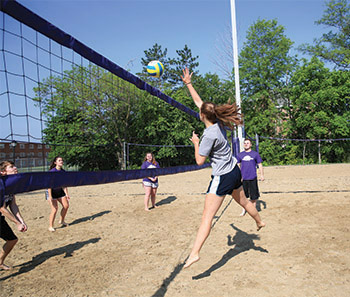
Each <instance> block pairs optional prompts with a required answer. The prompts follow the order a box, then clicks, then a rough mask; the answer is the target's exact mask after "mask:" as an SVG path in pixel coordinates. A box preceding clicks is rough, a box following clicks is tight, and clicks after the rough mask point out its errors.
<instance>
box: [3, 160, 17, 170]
mask: <svg viewBox="0 0 350 297" xmlns="http://www.w3.org/2000/svg"><path fill="white" fill-rule="evenodd" d="M9 165H15V163H13V162H12V161H2V162H1V163H0V172H4V171H6V167H7V166H9Z"/></svg>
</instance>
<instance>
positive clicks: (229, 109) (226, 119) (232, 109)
mask: <svg viewBox="0 0 350 297" xmlns="http://www.w3.org/2000/svg"><path fill="white" fill-rule="evenodd" d="M200 111H201V113H202V114H203V115H204V116H205V117H206V119H207V120H208V121H209V122H211V123H213V124H214V123H215V122H216V121H217V120H219V121H220V124H222V125H224V126H227V127H229V128H231V129H233V128H234V127H235V126H238V125H242V124H243V115H242V114H241V113H240V108H239V107H237V105H236V103H233V104H230V103H226V104H222V105H216V104H214V103H212V102H203V104H202V106H201V109H200Z"/></svg>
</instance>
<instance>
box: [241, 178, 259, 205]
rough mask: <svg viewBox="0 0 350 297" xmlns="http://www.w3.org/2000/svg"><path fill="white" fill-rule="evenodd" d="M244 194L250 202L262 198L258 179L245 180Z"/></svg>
mask: <svg viewBox="0 0 350 297" xmlns="http://www.w3.org/2000/svg"><path fill="white" fill-rule="evenodd" d="M243 189H244V194H245V195H246V197H247V198H250V200H257V199H258V198H259V197H260V193H259V187H258V179H257V178H255V179H253V180H244V181H243Z"/></svg>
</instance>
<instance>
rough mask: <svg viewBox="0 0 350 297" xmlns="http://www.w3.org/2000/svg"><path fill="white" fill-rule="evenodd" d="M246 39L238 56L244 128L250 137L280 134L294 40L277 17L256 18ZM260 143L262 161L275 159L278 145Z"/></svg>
mask: <svg viewBox="0 0 350 297" xmlns="http://www.w3.org/2000/svg"><path fill="white" fill-rule="evenodd" d="M246 39H247V41H246V42H245V43H244V46H243V49H242V51H241V53H240V59H239V62H240V83H241V90H242V111H243V114H244V125H245V130H246V132H247V133H248V135H251V136H253V135H255V133H258V134H259V135H263V136H271V137H272V136H280V135H282V133H283V131H282V130H281V126H282V122H283V121H284V113H283V110H284V108H285V106H287V105H288V100H287V98H286V97H285V96H284V93H285V91H284V89H285V88H286V86H287V85H288V81H289V76H290V73H291V72H292V71H293V69H294V67H295V58H294V57H292V56H290V55H289V51H290V49H291V46H292V44H293V43H292V41H291V40H290V39H289V38H287V37H286V36H285V35H284V27H283V26H281V25H278V24H277V21H276V20H258V21H257V22H255V23H254V24H253V25H252V26H251V27H250V28H249V30H248V33H247V37H246ZM260 145H261V155H262V156H263V158H264V159H265V160H268V161H269V162H275V161H277V160H278V150H281V148H280V147H278V146H275V145H274V144H273V143H271V142H270V141H268V140H266V141H262V142H261V143H260Z"/></svg>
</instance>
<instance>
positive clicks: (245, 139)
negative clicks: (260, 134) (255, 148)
mask: <svg viewBox="0 0 350 297" xmlns="http://www.w3.org/2000/svg"><path fill="white" fill-rule="evenodd" d="M247 140H248V141H249V142H250V144H253V143H252V141H251V140H250V139H249V138H244V141H247Z"/></svg>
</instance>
